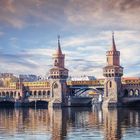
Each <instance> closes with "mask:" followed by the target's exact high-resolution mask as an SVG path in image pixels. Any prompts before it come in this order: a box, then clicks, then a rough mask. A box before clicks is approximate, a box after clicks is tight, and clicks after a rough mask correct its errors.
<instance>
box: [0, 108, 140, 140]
mask: <svg viewBox="0 0 140 140" xmlns="http://www.w3.org/2000/svg"><path fill="white" fill-rule="evenodd" d="M139 127H140V110H136V109H135V110H134V109H127V108H124V109H121V108H119V109H111V110H108V109H102V108H100V107H98V106H94V107H93V108H64V109H0V139H9V140H10V139H20V140H21V139H27V140H28V139H34V140H37V139H49V140H51V139H52V140H67V139H71V140H73V139H78V140H79V139H82V140H83V139H85V140H86V139H101V140H102V139H105V140H121V139H130V138H131V137H133V139H134V138H140V136H139V134H140V128H139ZM136 134H137V135H136Z"/></svg>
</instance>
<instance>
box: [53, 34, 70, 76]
mask: <svg viewBox="0 0 140 140" xmlns="http://www.w3.org/2000/svg"><path fill="white" fill-rule="evenodd" d="M53 61H54V62H53V68H51V69H50V78H51V79H67V77H68V70H67V69H66V68H65V63H64V61H65V55H64V54H63V53H62V50H61V45H60V36H58V46H57V50H56V52H55V53H54V54H53Z"/></svg>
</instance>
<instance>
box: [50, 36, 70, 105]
mask: <svg viewBox="0 0 140 140" xmlns="http://www.w3.org/2000/svg"><path fill="white" fill-rule="evenodd" d="M64 62H65V55H64V54H63V53H62V50H61V45H60V36H58V46H57V50H56V52H55V53H54V54H53V68H51V69H50V74H49V80H50V87H51V91H50V95H51V98H52V100H51V102H50V103H49V106H52V107H55V106H65V105H66V104H67V84H66V80H67V78H68V69H66V68H65V64H64Z"/></svg>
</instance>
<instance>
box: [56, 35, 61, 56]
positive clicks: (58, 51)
mask: <svg viewBox="0 0 140 140" xmlns="http://www.w3.org/2000/svg"><path fill="white" fill-rule="evenodd" d="M57 54H62V51H61V46H60V35H58V48H57Z"/></svg>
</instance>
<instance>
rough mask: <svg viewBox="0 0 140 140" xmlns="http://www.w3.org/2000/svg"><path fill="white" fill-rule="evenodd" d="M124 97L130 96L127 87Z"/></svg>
mask: <svg viewBox="0 0 140 140" xmlns="http://www.w3.org/2000/svg"><path fill="white" fill-rule="evenodd" d="M124 97H128V90H127V89H125V90H124Z"/></svg>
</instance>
